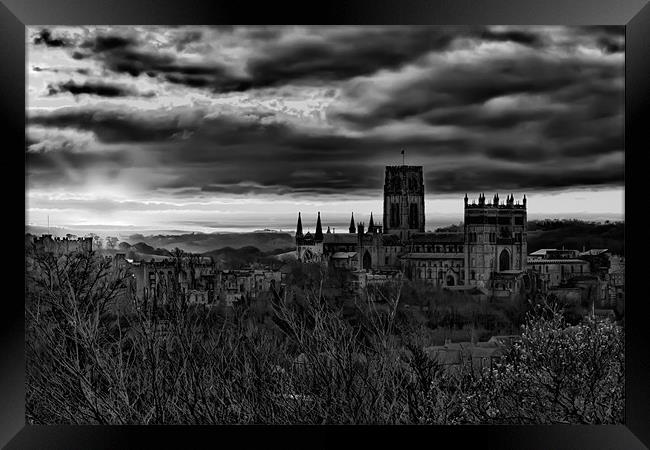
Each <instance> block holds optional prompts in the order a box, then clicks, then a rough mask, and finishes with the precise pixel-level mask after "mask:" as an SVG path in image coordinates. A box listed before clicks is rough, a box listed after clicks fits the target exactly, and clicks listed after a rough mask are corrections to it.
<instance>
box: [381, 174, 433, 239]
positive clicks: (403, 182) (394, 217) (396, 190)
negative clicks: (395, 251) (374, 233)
mask: <svg viewBox="0 0 650 450" xmlns="http://www.w3.org/2000/svg"><path fill="white" fill-rule="evenodd" d="M383 226H384V232H385V233H390V234H397V235H399V236H400V239H402V240H405V239H407V238H408V236H409V235H410V234H411V233H417V232H424V178H423V176H422V166H405V165H403V166H386V178H385V180H384V223H383Z"/></svg>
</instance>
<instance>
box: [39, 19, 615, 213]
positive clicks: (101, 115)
mask: <svg viewBox="0 0 650 450" xmlns="http://www.w3.org/2000/svg"><path fill="white" fill-rule="evenodd" d="M57 36H58V34H57ZM66 36H68V35H66ZM50 38H51V36H50ZM66 39H69V40H70V43H71V45H70V47H69V48H68V53H69V56H70V58H71V59H69V60H68V61H67V62H69V63H70V66H69V67H66V66H65V63H64V62H62V63H61V64H59V63H58V62H57V66H56V70H61V72H65V70H67V72H65V73H69V71H71V70H85V71H87V72H86V73H93V74H95V75H97V74H100V73H101V74H102V77H103V78H102V79H101V81H97V80H93V79H86V78H83V77H76V76H75V77H76V78H75V80H76V81H72V80H68V81H66V80H65V79H64V80H61V79H60V78H57V77H60V76H61V75H60V74H58V75H57V74H56V73H55V72H51V73H50V72H47V73H46V70H42V71H40V72H37V73H33V74H31V75H32V76H34V77H35V78H37V79H38V83H40V84H36V83H35V84H34V88H33V91H37V92H42V91H43V89H42V87H43V86H48V84H50V85H51V87H52V90H53V91H54V92H56V93H64V92H67V93H70V94H72V95H75V96H77V97H78V98H75V102H74V103H73V102H72V101H71V98H70V96H58V97H52V96H47V95H45V96H42V97H38V96H37V95H35V96H34V97H33V98H32V99H30V102H34V103H32V105H34V104H36V105H38V106H39V107H34V106H33V107H31V108H30V109H29V112H28V127H29V129H28V131H29V136H28V138H29V142H28V171H29V174H30V183H33V184H32V185H35V186H36V185H37V186H39V187H40V188H42V189H47V188H49V187H51V188H55V187H56V188H62V187H65V189H68V190H70V191H75V190H83V189H84V186H85V184H84V183H88V182H89V180H93V179H98V177H99V178H101V179H108V180H118V181H119V182H120V183H123V184H124V185H128V186H129V189H134V192H136V191H137V192H140V193H144V194H142V195H144V196H147V195H154V196H161V197H165V198H177V197H178V198H181V197H182V198H192V197H197V198H201V199H203V198H208V199H210V198H222V197H228V196H237V197H247V196H249V197H251V198H263V199H267V198H270V197H272V196H285V197H287V198H289V199H290V200H292V199H301V200H304V199H307V200H312V199H315V198H320V197H326V198H329V199H334V200H332V201H337V199H351V198H366V199H370V198H373V199H376V198H377V196H378V195H380V194H379V193H380V190H381V187H382V184H383V176H384V166H385V165H389V164H399V163H401V156H400V151H401V150H402V149H405V150H406V154H407V162H408V163H410V164H417V165H422V166H424V170H425V176H426V183H427V185H426V186H427V192H428V193H429V195H436V194H437V193H439V194H445V195H455V194H459V195H462V194H464V192H466V191H467V192H476V191H485V192H486V193H487V192H492V191H498V190H501V191H512V192H517V193H521V192H522V191H523V192H531V191H536V190H542V191H551V190H558V189H573V188H575V187H577V186H579V187H587V188H590V189H598V188H602V187H611V186H622V185H623V161H624V142H623V86H624V83H623V81H624V73H623V55H622V54H621V52H620V50H621V49H622V47H621V46H622V45H624V35H623V33H622V32H621V29H620V28H607V27H602V28H601V27H598V28H573V27H553V28H544V27H527V28H521V27H460V28H459V27H447V28H445V27H202V28H198V29H197V28H185V27H178V28H173V29H149V28H146V29H144V31H143V29H134V30H128V31H125V30H124V29H121V28H119V29H109V30H104V29H102V30H100V31H97V30H91V31H90V32H88V33H86V34H83V35H82V36H81V37H80V38H78V39H77V40H76V41H74V44H72V38H71V37H67V38H66ZM35 45H41V48H40V50H39V51H41V52H47V51H48V48H47V47H46V46H45V45H42V43H41V44H35ZM37 55H38V53H37ZM75 58H76V59H75ZM30 63H33V64H32V65H34V66H36V67H39V68H41V69H45V68H46V67H50V64H51V60H47V59H46V58H45V59H44V60H38V59H35V60H33V61H30ZM53 69H54V68H53ZM80 75H83V74H80ZM79 79H80V81H79ZM133 82H137V86H138V88H137V89H138V90H136V88H135V85H134V83H133ZM147 89H155V92H156V97H155V98H154V97H149V96H147V95H146V94H143V92H148V91H146V90H147ZM82 94H87V95H82ZM41 95H42V94H41ZM66 101H70V103H69V104H68V105H67V106H64V107H59V106H60V105H62V104H65V103H66ZM39 102H41V103H39ZM177 105H184V106H182V107H179V106H177ZM100 175H101V177H100ZM111 177H112V178H111ZM116 182H117V181H116Z"/></svg>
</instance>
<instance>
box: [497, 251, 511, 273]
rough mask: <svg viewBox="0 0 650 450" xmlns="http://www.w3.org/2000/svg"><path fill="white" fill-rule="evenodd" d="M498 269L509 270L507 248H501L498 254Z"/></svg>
mask: <svg viewBox="0 0 650 450" xmlns="http://www.w3.org/2000/svg"><path fill="white" fill-rule="evenodd" d="M499 270H500V271H503V270H510V254H509V253H508V250H505V249H504V250H501V255H499Z"/></svg>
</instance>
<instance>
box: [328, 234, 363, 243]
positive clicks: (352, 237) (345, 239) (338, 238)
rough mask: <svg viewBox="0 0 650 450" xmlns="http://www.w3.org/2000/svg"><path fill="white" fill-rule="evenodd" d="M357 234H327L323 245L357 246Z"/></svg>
mask: <svg viewBox="0 0 650 450" xmlns="http://www.w3.org/2000/svg"><path fill="white" fill-rule="evenodd" d="M356 243H357V234H356V233H325V234H324V235H323V244H356Z"/></svg>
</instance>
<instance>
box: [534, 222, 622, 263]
mask: <svg viewBox="0 0 650 450" xmlns="http://www.w3.org/2000/svg"><path fill="white" fill-rule="evenodd" d="M624 230H625V223H624V222H609V223H607V222H604V223H601V222H585V221H581V220H541V221H530V222H528V251H529V253H531V252H534V251H536V250H539V249H541V248H562V247H564V248H567V249H575V250H582V249H583V248H585V249H587V250H588V249H591V248H606V249H609V251H610V252H612V253H613V254H617V255H625V240H624Z"/></svg>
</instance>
